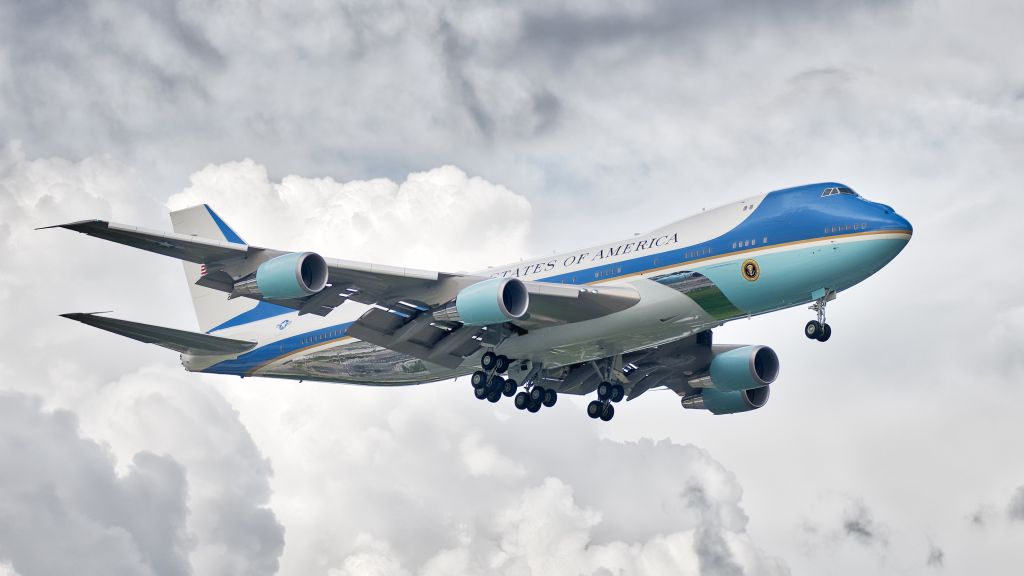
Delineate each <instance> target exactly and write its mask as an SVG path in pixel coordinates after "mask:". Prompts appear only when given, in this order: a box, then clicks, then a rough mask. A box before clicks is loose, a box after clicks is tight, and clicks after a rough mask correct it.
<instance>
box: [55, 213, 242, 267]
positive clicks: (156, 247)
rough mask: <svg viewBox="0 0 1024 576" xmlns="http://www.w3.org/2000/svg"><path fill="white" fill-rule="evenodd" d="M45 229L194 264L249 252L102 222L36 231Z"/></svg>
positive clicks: (215, 242) (229, 244)
mask: <svg viewBox="0 0 1024 576" xmlns="http://www.w3.org/2000/svg"><path fill="white" fill-rule="evenodd" d="M47 228H67V229H68V230H74V231H75V232H81V233H82V234H88V235H89V236H95V237H97V238H103V239H104V240H110V241H111V242H117V243H118V244H124V245H126V246H132V247H133V248H139V249H142V250H147V251H149V252H156V253H157V254H163V255H164V256H170V257H172V258H178V259H179V260H187V261H189V262H194V263H196V264H208V263H212V262H219V261H223V260H229V259H231V258H238V257H245V255H246V253H247V252H248V250H249V249H250V247H249V246H246V245H245V244H235V243H233V242H223V241H220V240H211V239H209V238H200V237H198V236H188V235H185V234H175V233H174V232H160V231H158V230H147V229H145V228H139V227H138V226H128V225H126V224H117V223H116V222H107V221H105V220H82V221H80V222H71V223H70V224H58V225H56V226H44V227H43V228H38V230H45V229H47Z"/></svg>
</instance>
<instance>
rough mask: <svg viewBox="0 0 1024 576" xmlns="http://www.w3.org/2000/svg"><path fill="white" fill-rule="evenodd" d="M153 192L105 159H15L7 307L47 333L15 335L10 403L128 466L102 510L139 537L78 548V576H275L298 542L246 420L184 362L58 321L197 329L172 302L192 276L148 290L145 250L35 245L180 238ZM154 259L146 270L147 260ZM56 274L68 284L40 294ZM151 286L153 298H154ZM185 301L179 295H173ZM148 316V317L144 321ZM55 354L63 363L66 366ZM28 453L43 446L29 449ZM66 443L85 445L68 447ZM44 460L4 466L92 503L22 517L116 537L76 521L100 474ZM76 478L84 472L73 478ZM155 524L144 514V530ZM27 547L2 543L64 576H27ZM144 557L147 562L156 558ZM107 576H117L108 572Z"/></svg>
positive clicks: (162, 279)
mask: <svg viewBox="0 0 1024 576" xmlns="http://www.w3.org/2000/svg"><path fill="white" fill-rule="evenodd" d="M138 183H139V180H138V179H137V178H136V175H135V174H134V173H133V171H131V170H130V169H128V168H126V167H125V166H123V165H121V164H119V163H118V162H115V161H113V160H111V159H110V158H105V157H90V158H86V159H83V160H81V161H78V162H71V161H67V160H64V159H61V158H49V159H27V158H26V157H25V154H24V152H23V151H22V149H21V148H20V146H19V145H18V144H17V143H12V144H9V145H8V146H6V147H5V148H3V150H2V152H0V191H2V194H0V217H2V219H3V220H4V221H5V222H11V223H12V224H13V225H12V226H11V227H10V229H9V234H8V235H7V236H6V238H4V241H5V246H4V253H5V258H6V260H5V262H4V274H3V276H2V277H0V287H2V289H0V305H2V306H3V307H4V308H5V309H6V310H8V313H7V321H8V322H9V325H11V326H21V327H26V326H31V327H32V329H31V330H27V329H25V330H19V331H11V330H5V331H4V332H3V333H2V334H0V345H2V347H3V350H4V356H3V361H2V362H0V373H2V375H3V378H2V379H0V390H2V391H4V392H5V393H8V394H14V396H13V397H14V398H17V397H19V396H18V395H19V394H23V393H25V392H31V393H32V394H34V395H38V397H39V400H37V401H36V402H37V403H38V404H40V405H43V406H47V407H50V408H52V407H57V408H61V409H63V410H62V411H59V412H57V413H55V415H54V416H52V417H51V420H54V421H56V422H58V423H60V422H65V423H66V424H67V423H68V422H70V423H72V424H73V425H72V424H67V425H66V426H65V428H67V430H71V431H73V432H74V433H75V434H78V433H79V429H80V430H81V434H82V436H84V437H86V438H93V439H99V440H102V441H103V442H104V444H105V446H106V447H105V448H104V449H103V450H102V451H100V452H102V454H107V453H108V452H113V454H115V455H116V456H117V458H116V461H115V460H114V459H110V460H111V461H110V462H109V463H107V467H108V468H110V469H111V470H112V471H116V473H117V475H119V476H123V479H120V480H118V484H117V486H116V487H117V488H118V489H117V490H114V489H113V488H111V489H110V490H109V491H110V492H111V493H110V494H109V496H107V497H106V498H105V501H103V500H97V501H96V503H95V504H94V505H95V506H100V503H101V502H102V506H103V507H105V508H106V509H108V510H110V511H111V512H110V514H121V515H124V516H125V517H126V518H128V520H120V519H116V518H115V520H116V522H117V524H116V525H122V524H123V525H124V528H123V529H124V530H128V531H129V532H131V533H132V536H133V540H131V541H129V540H128V539H125V538H118V537H113V536H111V537H110V538H111V542H113V544H111V546H113V545H114V544H117V543H118V542H121V544H120V545H121V551H120V552H118V553H116V554H115V552H111V551H110V550H109V549H108V548H105V547H104V546H105V545H104V546H100V545H97V546H96V548H95V550H93V549H92V548H90V547H89V546H87V545H85V544H83V542H84V541H83V540H82V539H81V538H79V539H77V540H76V539H75V538H71V536H74V535H73V534H69V535H68V536H69V540H68V542H69V544H68V546H69V547H73V546H78V548H74V549H72V548H69V549H68V550H67V551H66V554H64V555H62V556H61V561H65V562H68V563H69V564H68V566H72V565H76V566H77V565H81V566H83V567H84V568H83V569H85V570H91V569H92V568H91V567H92V566H93V564H94V563H96V562H100V561H101V560H102V559H103V557H104V556H106V555H120V556H122V557H123V560H124V562H126V563H128V564H126V566H131V564H130V563H131V562H134V561H136V560H137V562H141V563H144V564H146V565H147V566H149V567H146V566H142V567H139V568H138V569H135V568H130V567H129V568H124V570H125V571H127V572H135V573H146V571H147V570H149V571H151V572H154V573H161V574H167V573H172V574H173V573H186V572H189V571H190V570H193V569H194V570H196V571H197V572H200V573H218V574H269V573H274V572H276V570H277V558H278V557H279V556H280V554H281V550H282V548H283V545H284V536H283V528H282V526H281V525H280V523H279V522H278V521H277V519H276V517H275V516H274V514H273V512H272V511H271V510H269V509H268V508H267V507H266V503H267V501H268V499H269V496H270V488H269V481H268V477H269V476H270V475H271V473H272V472H271V469H270V466H269V463H268V462H267V461H266V460H265V459H264V458H263V456H262V455H261V454H260V452H259V450H258V448H257V447H256V446H255V444H254V443H253V441H252V438H251V437H250V435H249V433H248V431H247V430H246V429H245V428H244V427H243V426H241V424H240V423H239V419H238V414H237V412H235V411H234V410H233V409H232V408H231V407H230V405H228V403H227V402H226V401H225V399H224V397H223V396H222V395H220V394H219V393H217V391H216V390H215V389H213V388H208V387H204V386H201V385H198V383H196V382H195V380H194V379H189V378H188V377H187V375H186V374H185V373H183V372H182V371H181V370H180V367H178V366H176V359H175V358H174V357H173V355H169V354H165V353H164V352H165V351H163V350H161V349H156V348H152V347H146V346H138V345H137V343H133V342H131V341H127V340H121V339H118V338H109V339H108V338H106V337H105V336H106V335H104V337H99V336H100V335H99V334H98V333H92V332H85V331H78V330H76V329H75V328H73V327H71V326H69V325H68V323H67V322H66V321H65V320H64V319H62V318H59V317H58V316H57V314H58V313H59V312H67V311H72V310H76V309H77V310H83V309H84V310H95V309H96V308H95V307H96V306H104V305H110V304H112V303H116V304H118V307H119V309H120V311H121V313H122V315H123V316H127V317H133V316H134V317H135V318H136V319H140V320H144V321H152V322H157V323H161V322H160V320H161V316H164V319H165V320H166V322H163V323H167V324H170V325H179V326H181V325H183V324H184V325H185V326H187V324H188V322H187V321H183V319H182V316H183V315H184V314H189V312H188V305H187V302H185V301H181V300H180V299H178V304H177V305H175V303H174V302H175V299H174V298H173V297H170V296H167V295H166V294H164V293H163V291H164V288H162V286H168V287H170V286H178V287H180V286H181V284H180V283H181V270H180V266H179V265H178V264H177V263H174V262H171V261H170V260H168V261H167V263H166V264H168V267H167V268H165V269H164V270H163V271H162V272H161V271H159V268H160V266H159V265H157V266H156V269H155V270H154V271H153V272H152V273H147V274H145V282H142V281H141V276H140V273H139V269H138V268H137V267H136V262H138V263H143V262H146V263H149V264H152V263H153V261H152V260H150V259H149V258H150V257H151V256H150V255H147V254H136V252H137V251H132V250H124V251H123V252H121V253H118V249H119V248H118V247H116V246H113V245H110V244H103V247H104V248H113V249H114V252H113V253H112V255H111V254H110V253H105V252H102V251H94V250H93V248H98V247H99V246H100V245H99V244H92V245H90V244H88V243H86V244H80V242H82V241H83V240H85V241H86V242H89V241H90V240H91V239H88V238H86V237H84V236H77V235H74V234H67V233H65V232H64V231H55V230H46V231H35V230H33V228H34V227H36V226H43V225H52V224H56V223H62V222H68V221H73V220H79V219H83V218H89V217H100V218H106V219H113V220H119V221H124V222H137V223H145V224H146V225H148V226H151V227H154V228H162V227H165V224H164V221H165V220H166V214H165V213H164V209H163V207H162V202H154V201H152V199H151V198H148V197H146V196H141V197H140V196H139V195H138V194H137V188H136V185H137V184H138ZM138 256H143V258H142V259H140V260H135V258H137V257H138ZM41 269H49V270H54V271H59V272H58V273H57V274H56V275H55V276H53V277H52V278H49V279H47V280H45V281H38V273H39V271H40V270H41ZM142 285H146V286H148V287H149V289H147V290H140V286H142ZM170 292H171V293H176V291H175V290H173V289H171V290H170ZM161 299H163V300H166V302H167V304H161V306H158V307H154V306H153V302H158V301H160V300H161ZM133 307H135V310H137V312H135V313H134V314H133ZM154 308H157V310H156V311H153V309H154ZM55 349H60V352H59V353H58V354H54V350H55ZM14 406H15V407H18V406H20V404H16V405H14ZM36 409H37V410H38V409H39V407H38V406H36ZM11 410H12V414H11V415H10V416H9V417H7V418H5V419H4V422H5V423H9V425H10V426H16V425H18V426H21V425H23V428H22V430H24V431H26V432H25V433H27V432H28V431H31V430H32V429H33V427H34V426H35V424H36V423H37V422H35V421H30V422H27V423H26V422H20V423H19V421H18V420H17V419H16V418H15V416H17V415H20V414H21V413H23V412H25V409H22V410H20V411H14V408H11ZM76 416H77V420H76ZM25 418H27V417H23V418H22V420H24V419H25ZM40 418H41V417H37V418H36V420H39V419H40ZM47 422H49V420H44V421H43V422H42V424H46V423H47ZM78 422H80V426H79V424H78ZM42 424H40V425H42ZM67 430H65V432H67ZM68 434H70V432H68ZM4 437H7V436H6V435H5V436H4ZM23 440H24V441H25V442H27V441H28V437H26V438H25V439H23ZM64 441H65V443H68V442H70V440H67V439H66V438H65V439H64ZM79 443H80V444H82V445H85V446H87V447H88V446H92V445H93V444H94V443H93V441H92V440H85V439H81V440H80V442H79ZM23 448H25V447H23ZM73 448H74V446H70V447H68V450H71V449H73ZM55 450H56V449H55ZM89 450H92V449H91V448H89V449H88V450H87V449H85V448H83V454H87V455H88V454H91V453H92V452H90V451H89ZM93 452H95V450H93ZM153 454H160V455H162V456H159V457H157V456H153ZM41 455H46V453H45V452H35V451H33V450H28V449H27V448H25V449H24V450H19V451H13V452H12V451H8V452H6V453H4V454H0V462H2V463H3V464H2V466H3V467H4V468H5V469H9V470H10V469H18V468H19V467H20V466H21V464H22V462H21V461H22V460H28V461H29V464H31V463H33V462H36V461H37V460H38V462H36V464H38V466H39V469H38V470H37V472H36V473H35V476H34V477H33V476H26V477H25V478H26V481H28V482H32V481H36V482H38V483H39V485H40V486H42V487H44V488H45V486H46V485H47V482H49V483H51V484H53V483H56V487H57V488H60V486H61V484H60V483H61V482H72V483H73V487H74V488H75V489H76V490H78V492H76V493H74V494H71V496H73V497H74V499H75V501H73V502H70V503H68V504H64V503H63V501H62V500H61V498H62V497H63V495H62V492H61V491H60V490H58V491H57V492H55V493H53V494H51V493H48V492H46V490H45V489H44V490H42V491H41V492H38V493H30V492H24V491H23V493H18V491H17V490H14V492H15V493H18V497H20V498H22V500H25V499H26V498H27V499H28V500H25V502H24V506H25V508H24V509H23V510H21V512H23V513H25V514H28V513H30V512H31V509H32V508H33V507H45V506H47V505H48V503H49V502H51V501H54V502H57V503H58V504H60V507H57V508H55V509H54V514H57V513H59V514H60V516H59V517H53V518H50V517H48V516H45V515H40V521H41V522H42V521H44V520H46V519H47V518H50V520H51V521H53V522H54V523H55V524H60V525H61V526H62V529H63V527H64V526H65V525H66V527H67V529H68V530H72V529H75V526H78V525H80V524H81V525H82V526H83V528H82V530H83V531H84V532H83V534H85V536H83V538H86V540H85V541H87V540H88V537H89V536H88V534H89V532H88V530H89V529H90V526H91V523H94V522H104V521H106V520H105V517H103V516H102V515H101V516H100V517H99V518H98V519H94V518H92V517H84V518H85V519H84V520H83V519H81V518H79V517H80V516H82V515H83V514H84V513H77V512H76V513H71V512H65V511H63V508H67V507H73V506H78V505H79V503H78V500H87V499H88V498H89V496H90V491H92V490H93V487H92V486H91V484H90V483H89V480H88V474H89V473H90V471H89V470H80V469H79V468H83V467H84V466H85V464H89V462H91V461H87V462H84V463H82V464H80V465H79V464H76V462H75V461H74V460H73V459H72V460H70V461H68V462H67V463H66V464H67V468H61V467H59V466H57V465H50V460H55V461H60V460H61V457H60V455H59V454H53V455H52V458H43V457H42V456H41ZM164 455H165V456H164ZM83 457H84V456H83ZM94 460H95V459H94ZM127 463H131V465H130V466H129V465H128V464H127ZM76 465H77V466H78V468H73V466H76ZM93 467H95V465H94V466H93ZM111 473H113V472H111ZM76 478H77V480H75V479H76ZM175 479H178V480H180V484H181V487H180V489H178V490H177V492H179V494H177V496H176V497H178V498H179V499H180V500H181V510H180V511H179V510H175V509H173V508H172V504H174V503H175V502H172V501H170V500H168V499H169V498H170V496H168V495H165V494H163V493H162V492H161V491H162V490H165V491H166V492H168V494H171V493H174V489H175V486H174V485H172V480H174V481H178V480H175ZM115 480H117V478H115ZM105 481H106V482H107V483H108V484H109V483H112V482H114V481H113V480H105ZM186 485H187V486H189V487H190V488H189V489H188V490H185V486H186ZM101 488H103V487H102V486H97V487H96V488H95V490H96V491H97V493H96V494H95V496H97V497H99V496H103V494H100V492H99V490H100V489H101ZM172 495H173V494H172ZM159 506H163V507H164V508H158V507H159ZM62 507H63V508H62ZM150 507H152V509H150ZM139 511H141V513H142V514H141V515H140V516H137V515H136V513H137V512H139ZM40 512H42V510H41V511H40ZM186 512H187V514H186ZM149 516H152V517H149ZM132 518H135V520H131V519H132ZM112 522H113V521H112ZM130 522H135V524H130ZM160 522H166V523H169V524H168V525H166V526H165V525H162V524H160ZM171 524H173V526H172V525H171ZM54 529H55V530H56V529H57V528H54ZM172 529H173V530H179V531H181V532H182V534H186V533H187V538H184V539H183V537H179V536H178V535H177V533H176V532H175V533H174V534H172V533H171V531H172ZM19 534H25V535H27V536H31V534H32V532H30V531H26V532H8V533H5V534H4V535H3V536H0V545H3V544H9V545H10V546H11V549H10V550H12V552H10V554H11V558H13V559H14V560H13V565H14V567H15V569H17V570H18V571H19V572H20V573H22V574H39V573H52V572H53V570H49V569H46V568H45V565H44V567H43V568H40V567H39V565H38V564H25V565H24V566H23V563H24V562H30V561H31V558H30V557H28V556H26V557H27V558H29V559H28V560H19V558H21V557H20V556H18V555H17V554H18V551H19V550H21V548H22V547H23V545H24V544H25V542H24V541H22V540H20V539H19ZM115 536H116V534H115ZM103 537H104V538H107V537H108V536H107V535H104V536H103ZM96 538H100V536H96ZM24 547H25V550H24V552H25V554H30V553H32V551H33V549H32V548H31V547H28V546H24ZM134 548H140V549H142V548H145V549H144V550H143V552H144V553H143V552H137V551H133V550H134ZM93 553H95V554H96V556H95V557H93V556H92V554H93ZM0 556H3V554H0ZM37 556H40V557H43V556H44V555H42V554H41V553H40V554H37ZM133 558H135V559H136V560H133ZM54 561H56V560H54ZM25 566H27V567H25ZM97 566H102V564H98V565H97ZM111 569H112V570H114V569H116V567H112V568H111ZM58 571H59V572H60V571H63V570H58ZM97 571H102V569H101V568H99V567H98V568H97Z"/></svg>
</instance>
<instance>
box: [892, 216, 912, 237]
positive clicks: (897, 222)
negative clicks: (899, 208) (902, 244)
mask: <svg viewBox="0 0 1024 576" xmlns="http://www.w3.org/2000/svg"><path fill="white" fill-rule="evenodd" d="M885 228H886V229H888V230H899V231H901V232H906V233H907V234H910V235H913V234H914V227H913V226H911V225H910V221H909V220H907V219H906V218H904V217H903V216H900V215H899V214H897V213H895V212H893V213H891V214H889V217H888V218H887V219H886V224H885ZM908 240H909V238H908Z"/></svg>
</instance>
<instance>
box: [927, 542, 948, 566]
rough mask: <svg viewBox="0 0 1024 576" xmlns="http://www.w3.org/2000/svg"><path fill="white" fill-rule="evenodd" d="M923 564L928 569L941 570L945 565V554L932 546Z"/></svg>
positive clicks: (940, 549)
mask: <svg viewBox="0 0 1024 576" xmlns="http://www.w3.org/2000/svg"><path fill="white" fill-rule="evenodd" d="M924 563H925V566H928V567H930V568H942V567H943V566H944V565H945V564H946V553H945V552H944V551H943V550H942V548H939V547H938V546H936V545H935V544H932V545H931V548H930V549H929V550H928V558H926V559H925V562H924Z"/></svg>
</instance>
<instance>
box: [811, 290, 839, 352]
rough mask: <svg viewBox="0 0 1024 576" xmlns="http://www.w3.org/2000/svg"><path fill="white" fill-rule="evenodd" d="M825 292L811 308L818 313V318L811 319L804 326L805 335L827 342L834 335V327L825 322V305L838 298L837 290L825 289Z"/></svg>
mask: <svg viewBox="0 0 1024 576" xmlns="http://www.w3.org/2000/svg"><path fill="white" fill-rule="evenodd" d="M824 292H825V294H824V295H823V296H821V297H820V298H818V299H817V300H815V301H814V304H811V305H810V306H809V308H810V309H811V310H814V311H815V312H816V313H817V314H818V319H817V320H811V321H810V322H808V323H807V324H806V325H805V326H804V336H807V337H808V338H810V339H811V340H817V341H818V342H825V341H826V340H828V339H829V338H831V337H832V327H831V326H829V325H828V323H827V322H825V305H826V304H828V302H829V301H830V300H835V299H836V292H835V290H825V291H824Z"/></svg>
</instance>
